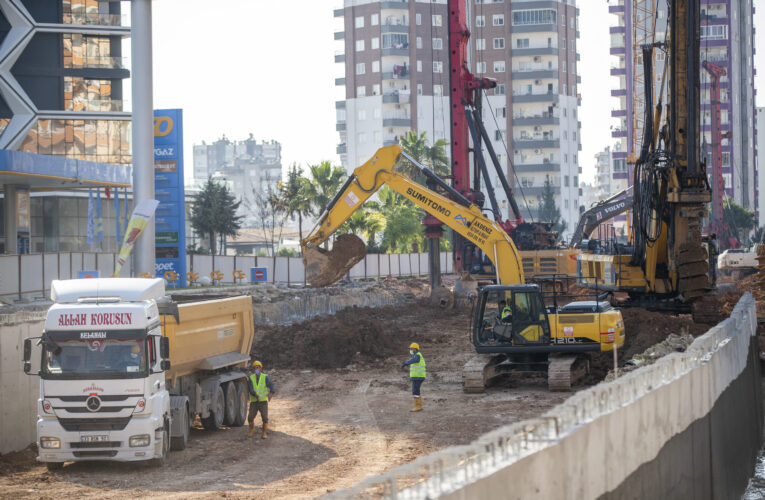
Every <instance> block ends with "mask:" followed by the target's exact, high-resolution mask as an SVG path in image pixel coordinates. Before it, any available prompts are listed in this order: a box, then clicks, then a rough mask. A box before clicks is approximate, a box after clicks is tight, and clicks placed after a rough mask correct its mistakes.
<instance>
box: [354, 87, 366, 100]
mask: <svg viewBox="0 0 765 500" xmlns="http://www.w3.org/2000/svg"><path fill="white" fill-rule="evenodd" d="M365 95H367V87H366V86H365V85H359V86H358V87H356V97H364V96H365Z"/></svg>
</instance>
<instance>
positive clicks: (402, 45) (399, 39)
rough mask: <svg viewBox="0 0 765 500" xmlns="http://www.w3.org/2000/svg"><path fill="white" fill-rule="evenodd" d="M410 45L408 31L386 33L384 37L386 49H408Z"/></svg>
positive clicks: (383, 44)
mask: <svg viewBox="0 0 765 500" xmlns="http://www.w3.org/2000/svg"><path fill="white" fill-rule="evenodd" d="M408 47H409V34H408V33H386V34H384V35H383V37H382V48H384V49H406V48H408Z"/></svg>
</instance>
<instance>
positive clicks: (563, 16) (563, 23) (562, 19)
mask: <svg viewBox="0 0 765 500" xmlns="http://www.w3.org/2000/svg"><path fill="white" fill-rule="evenodd" d="M560 25H561V26H563V27H564V28H565V27H566V15H565V14H564V15H562V16H560Z"/></svg>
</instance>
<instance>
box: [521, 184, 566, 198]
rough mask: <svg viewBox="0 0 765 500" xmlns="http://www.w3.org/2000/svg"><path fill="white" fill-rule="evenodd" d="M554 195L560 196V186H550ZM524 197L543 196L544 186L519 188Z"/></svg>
mask: <svg viewBox="0 0 765 500" xmlns="http://www.w3.org/2000/svg"><path fill="white" fill-rule="evenodd" d="M551 187H552V191H553V193H554V194H560V186H551ZM520 189H521V190H522V191H523V195H524V196H542V195H543V194H545V187H544V186H523V185H522V186H521V188H520Z"/></svg>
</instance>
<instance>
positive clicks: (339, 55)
mask: <svg viewBox="0 0 765 500" xmlns="http://www.w3.org/2000/svg"><path fill="white" fill-rule="evenodd" d="M335 62H336V63H344V62H345V52H339V53H336V54H335Z"/></svg>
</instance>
